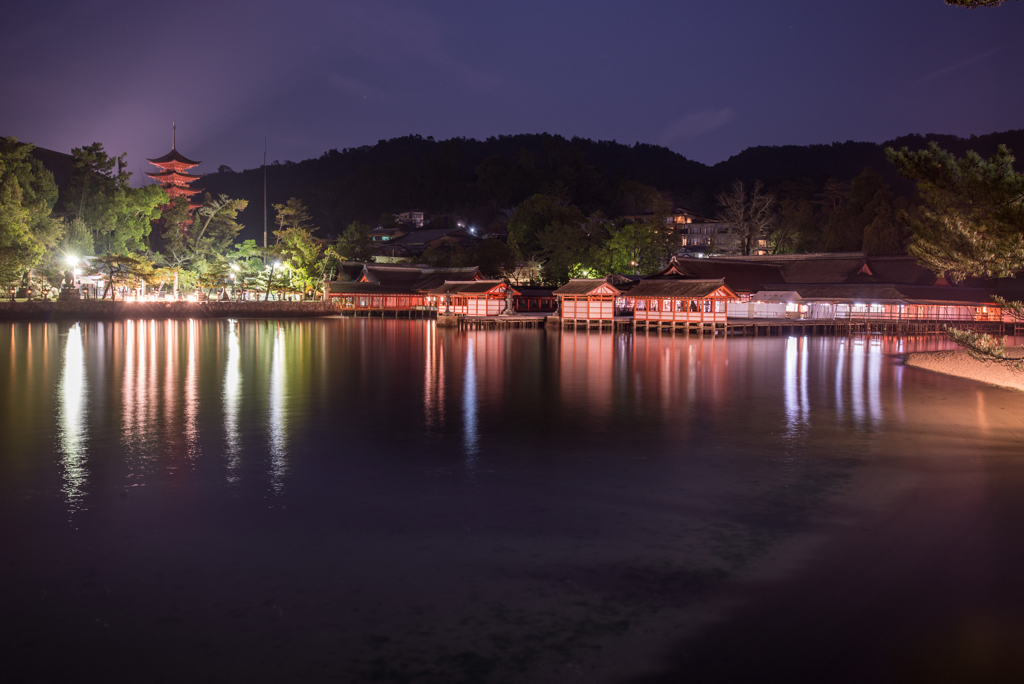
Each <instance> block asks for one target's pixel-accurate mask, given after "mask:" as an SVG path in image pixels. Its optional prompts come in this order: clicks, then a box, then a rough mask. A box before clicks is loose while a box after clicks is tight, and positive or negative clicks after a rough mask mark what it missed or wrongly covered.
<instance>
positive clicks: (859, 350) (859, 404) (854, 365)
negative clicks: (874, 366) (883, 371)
mask: <svg viewBox="0 0 1024 684" xmlns="http://www.w3.org/2000/svg"><path fill="white" fill-rule="evenodd" d="M865 351H866V345H865V342H864V340H863V339H856V340H854V341H853V344H852V345H850V410H851V412H852V413H853V424H854V425H856V426H857V427H861V426H862V425H864V356H865Z"/></svg>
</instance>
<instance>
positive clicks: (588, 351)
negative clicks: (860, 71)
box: [0, 319, 1024, 682]
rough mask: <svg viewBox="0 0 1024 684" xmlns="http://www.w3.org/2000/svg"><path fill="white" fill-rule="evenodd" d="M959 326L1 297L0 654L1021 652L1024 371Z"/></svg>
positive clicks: (139, 674) (562, 672) (123, 667)
mask: <svg viewBox="0 0 1024 684" xmlns="http://www.w3.org/2000/svg"><path fill="white" fill-rule="evenodd" d="M944 346H945V343H944V342H942V341H941V340H938V339H936V338H917V339H907V340H897V339H889V338H880V337H854V338H832V337H825V338H821V337H807V338H795V337H792V338H785V337H783V338H760V339H752V338H734V339H730V340H722V339H717V340H712V339H709V338H703V339H702V338H697V337H690V338H687V337H671V336H663V337H662V336H657V335H650V336H643V335H639V336H636V337H633V336H630V335H620V334H614V335H613V334H609V333H603V334H597V333H589V334H588V333H559V332H543V331H509V332H468V333H467V332H456V331H450V330H437V329H435V327H434V326H433V324H432V323H429V322H418V321H379V320H375V321H367V320H358V321H357V320H342V319H324V320H315V321H285V322H276V321H259V320H242V321H166V322H165V321H159V322H123V323H87V324H77V325H68V324H42V323H33V324H0V429H2V447H0V449H2V451H0V620H2V625H3V627H2V629H3V634H2V635H0V680H3V681H4V682H19V681H24V682H36V681H39V682H48V681H60V682H79V681H85V680H98V679H101V678H102V679H103V680H104V681H124V682H128V681H131V682H184V681H189V682H284V681H343V682H347V681H353V682H363V681H366V682H534V681H537V682H544V681H550V682H563V681H581V682H676V681H680V682H691V681H692V682H711V681H714V682H718V681H720V682H742V681H790V682H795V681H801V682H802V681H807V682H831V681H837V682H865V681H922V682H924V681H928V682H941V681H1024V656H1022V653H1024V648H1022V645H1024V395H1022V394H1020V393H1016V392H1012V391H1009V390H1003V389H999V388H994V387H988V386H984V385H981V384H979V383H975V382H971V381H967V380H960V379H957V378H951V377H946V376H941V375H937V374H933V373H929V372H927V371H924V370H920V369H914V368H907V367H904V366H903V365H902V364H901V359H900V354H901V353H903V352H905V351H911V350H919V349H929V348H934V349H938V348H943V347H944Z"/></svg>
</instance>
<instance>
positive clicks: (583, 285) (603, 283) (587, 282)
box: [552, 278, 620, 296]
mask: <svg viewBox="0 0 1024 684" xmlns="http://www.w3.org/2000/svg"><path fill="white" fill-rule="evenodd" d="M598 290H604V292H602V293H599V294H609V295H617V294H619V293H620V290H619V288H617V287H615V286H614V285H612V284H611V283H609V282H608V281H607V280H605V279H604V278H573V279H572V280H570V281H569V282H568V284H566V285H563V286H562V287H560V288H558V289H557V290H555V291H554V292H553V293H552V294H554V295H560V296H561V295H587V294H591V293H594V292H597V291H598Z"/></svg>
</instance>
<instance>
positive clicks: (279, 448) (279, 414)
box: [270, 326, 288, 494]
mask: <svg viewBox="0 0 1024 684" xmlns="http://www.w3.org/2000/svg"><path fill="white" fill-rule="evenodd" d="M286 430H287V426H286V425H285V349H284V328H282V327H281V326H278V328H277V333H276V334H275V335H274V347H273V352H272V353H271V361H270V487H271V489H273V491H274V493H275V494H283V493H284V477H285V475H286V474H287V472H288V452H287V451H286V449H285V446H286V444H287V432H286Z"/></svg>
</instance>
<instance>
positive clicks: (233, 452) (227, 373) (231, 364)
mask: <svg viewBox="0 0 1024 684" xmlns="http://www.w3.org/2000/svg"><path fill="white" fill-rule="evenodd" d="M241 389H242V355H241V350H240V345H239V342H238V321H235V320H229V321H228V361H227V367H226V368H225V369H224V390H223V392H222V396H223V401H224V433H225V437H224V441H225V442H226V448H227V459H228V463H227V468H228V477H227V480H228V482H229V483H232V484H234V483H235V482H238V467H239V465H240V464H241V455H242V452H241V438H240V436H239V434H238V409H239V400H240V397H241Z"/></svg>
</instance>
